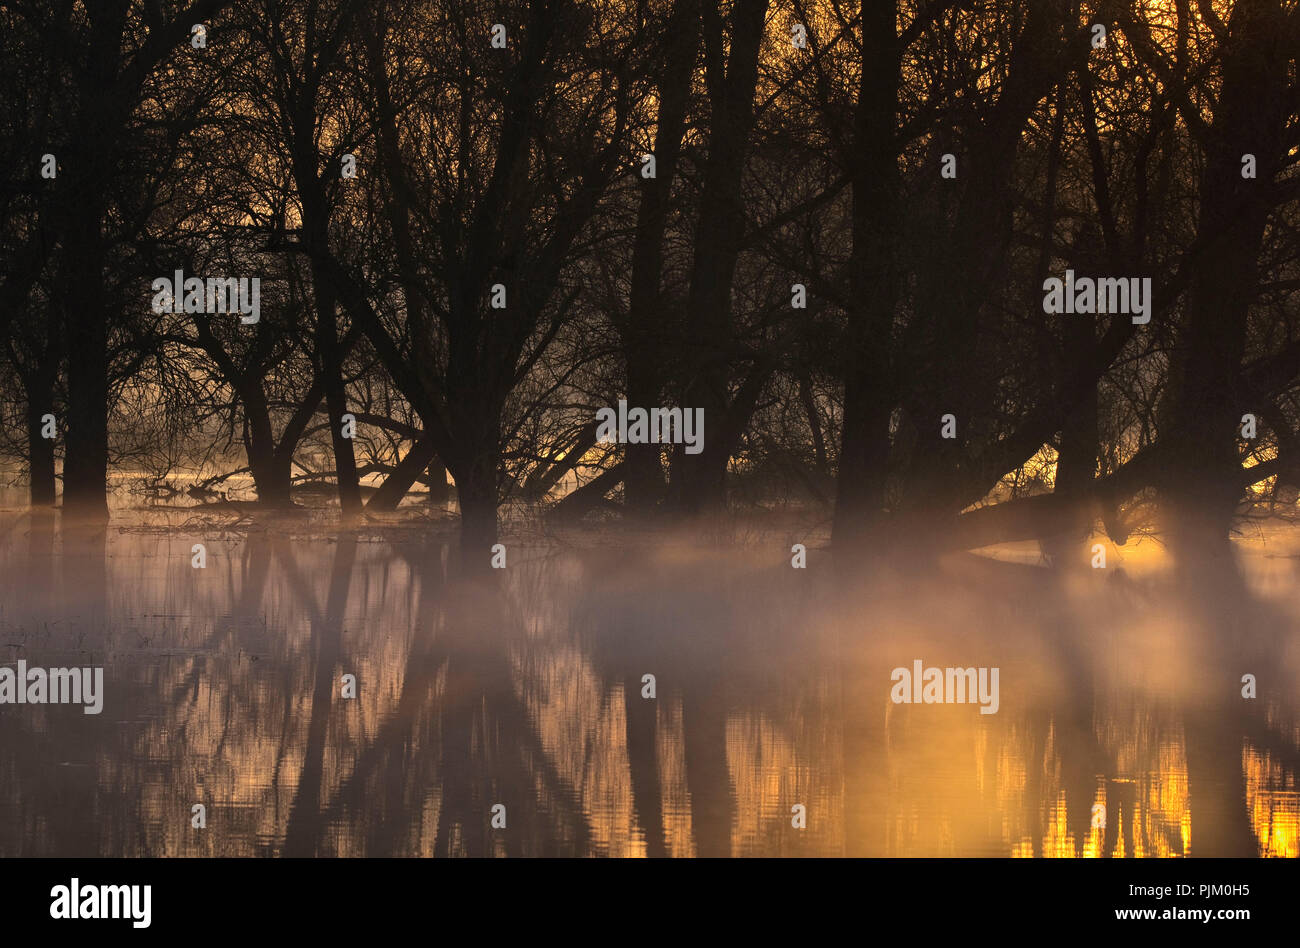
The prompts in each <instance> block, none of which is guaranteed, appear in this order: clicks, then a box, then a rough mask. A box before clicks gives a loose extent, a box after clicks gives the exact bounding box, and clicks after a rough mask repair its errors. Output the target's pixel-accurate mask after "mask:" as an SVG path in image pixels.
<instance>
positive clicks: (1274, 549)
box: [0, 499, 1300, 856]
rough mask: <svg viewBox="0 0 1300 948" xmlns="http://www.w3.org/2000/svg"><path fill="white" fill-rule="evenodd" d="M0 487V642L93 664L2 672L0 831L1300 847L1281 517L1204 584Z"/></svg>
mask: <svg viewBox="0 0 1300 948" xmlns="http://www.w3.org/2000/svg"><path fill="white" fill-rule="evenodd" d="M11 500H12V502H6V504H5V507H4V510H3V519H2V520H0V527H2V529H0V650H2V651H3V655H2V656H0V662H3V663H5V664H8V665H13V664H14V663H15V662H17V661H18V660H19V659H23V660H26V661H27V663H28V664H29V665H41V666H46V667H53V666H86V665H102V666H103V668H104V692H105V694H104V707H103V712H102V713H101V714H99V715H95V716H87V715H84V714H83V713H82V711H81V709H80V708H78V707H75V706H59V705H43V706H32V705H24V706H18V705H12V704H6V705H0V855H3V856H17V855H25V856H124V855H130V856H144V855H149V856H163V855H167V856H177V855H218V856H247V855H344V856H363V855H364V856H387V855H397V856H444V855H588V854H599V855H620V856H621V855H650V856H658V855H670V856H686V855H703V856H711V855H762V856H771V855H888V856H1098V855H1104V856H1156V855H1187V856H1199V855H1256V854H1258V855H1266V856H1296V855H1298V854H1300V793H1298V790H1300V788H1297V786H1296V773H1297V770H1298V769H1300V766H1298V765H1300V708H1298V704H1300V701H1298V698H1297V696H1298V695H1300V688H1298V687H1297V685H1298V684H1300V651H1298V649H1297V645H1296V643H1297V641H1300V640H1298V639H1297V636H1296V631H1297V627H1298V626H1300V595H1297V593H1300V530H1297V529H1296V528H1294V527H1289V526H1283V525H1278V526H1276V527H1273V528H1267V529H1261V530H1258V531H1255V532H1254V533H1252V534H1250V535H1246V536H1243V537H1241V538H1239V539H1238V540H1237V541H1236V543H1235V554H1236V556H1237V560H1238V564H1239V568H1240V570H1239V576H1240V580H1239V581H1233V580H1232V578H1231V577H1230V576H1228V575H1225V578H1224V582H1223V585H1222V588H1218V589H1201V590H1199V591H1197V593H1196V594H1194V595H1193V594H1190V593H1189V592H1188V591H1187V590H1186V589H1184V588H1180V587H1179V586H1178V585H1177V584H1176V583H1175V582H1174V580H1173V578H1172V575H1171V570H1170V564H1169V561H1168V557H1167V556H1166V554H1165V553H1164V551H1163V549H1162V547H1161V546H1160V544H1159V543H1158V542H1156V541H1155V540H1152V539H1143V540H1138V539H1133V540H1131V541H1130V542H1129V544H1128V545H1127V546H1125V547H1121V548H1118V549H1117V550H1115V551H1114V552H1112V554H1111V562H1110V565H1109V568H1108V569H1106V570H1091V569H1087V568H1084V569H1081V570H1079V571H1069V570H1065V571H1060V570H1049V569H1047V568H1045V567H1044V566H1043V565H1042V563H1041V560H1042V558H1041V556H1040V555H1039V554H1038V552H1037V545H1036V544H1027V545H1023V546H1016V547H1004V548H997V549H992V550H986V551H984V553H985V554H986V555H982V556H974V555H969V554H961V555H955V556H951V557H947V558H944V559H941V560H940V561H939V562H938V563H936V564H933V565H932V566H931V567H929V568H927V569H924V570H922V569H917V568H916V567H915V565H914V564H911V563H909V564H908V565H906V566H903V565H902V564H890V563H884V564H880V563H877V564H875V565H873V566H872V567H870V568H869V569H866V570H864V571H862V572H856V573H851V574H850V573H848V572H846V571H845V570H843V569H837V568H836V566H835V564H834V563H833V562H832V556H831V553H830V552H829V550H828V549H827V548H826V545H825V538H824V536H821V535H820V534H818V533H817V532H816V531H813V532H812V533H809V532H808V531H807V529H806V528H805V529H803V530H796V529H794V528H791V527H788V526H787V525H785V524H779V525H778V524H776V523H774V522H766V521H765V522H758V521H757V520H756V521H755V522H753V523H746V522H744V521H740V522H738V523H734V524H731V525H730V542H727V543H704V542H701V541H700V539H699V538H698V537H693V536H670V535H666V534H658V535H653V536H651V535H648V534H646V535H636V534H629V533H627V532H626V531H624V530H622V529H618V530H612V531H611V530H603V529H597V528H584V529H581V530H574V531H569V532H565V533H558V534H542V533H535V532H534V533H530V534H528V535H526V536H519V535H513V536H512V534H511V533H510V531H509V530H507V532H506V535H505V536H504V537H503V542H504V543H505V544H506V545H507V549H508V557H509V561H508V568H507V569H504V570H493V571H491V574H490V575H488V576H486V577H482V578H476V579H474V580H469V579H462V578H458V571H457V569H456V555H457V542H458V541H457V536H456V534H455V530H454V527H453V526H451V525H448V526H447V527H446V528H445V529H443V528H440V527H438V526H436V525H435V526H432V527H431V526H429V525H428V524H427V523H423V522H420V523H406V524H404V523H400V522H398V523H394V524H391V525H385V526H377V525H369V526H366V527H364V528H361V529H359V530H357V531H355V532H350V533H349V532H341V531H340V530H339V529H338V527H337V524H336V523H334V522H333V521H332V520H330V519H328V518H325V517H320V516H317V515H314V514H311V513H307V514H303V515H300V516H292V517H285V516H278V517H277V516H270V515H258V516H252V517H248V516H244V517H241V516H239V515H224V516H222V515H217V514H215V513H205V514H202V515H199V514H196V513H195V512H193V511H178V510H170V511H169V510H166V509H119V510H118V511H117V512H116V514H115V517H114V520H113V521H112V523H111V524H110V525H109V527H108V529H107V530H106V531H101V532H99V533H98V534H88V535H87V534H79V533H77V532H76V531H73V530H68V529H64V527H63V526H62V525H61V524H60V523H59V520H58V516H57V515H55V514H48V513H42V512H40V511H36V512H32V511H29V510H27V509H25V508H24V507H23V506H22V504H21V501H20V499H11ZM200 542H201V543H204V544H205V545H206V548H207V554H208V559H207V566H206V568H205V569H201V570H200V569H194V568H192V567H191V547H192V545H193V544H194V543H200ZM795 542H802V543H806V544H807V546H808V558H809V559H808V568H806V569H792V568H791V564H790V552H789V551H790V546H791V544H792V543H795ZM917 660H920V661H922V662H923V663H924V664H925V666H927V667H940V668H942V667H948V666H959V667H989V668H994V667H996V668H998V669H1000V696H999V698H1000V700H999V705H998V710H997V712H996V713H995V714H981V713H979V706H978V705H976V704H971V703H966V704H896V703H894V702H892V701H891V699H890V690H891V680H890V673H891V670H892V669H894V668H896V667H908V668H910V667H911V666H912V664H913V662H914V661H917ZM345 674H352V675H355V676H356V680H357V697H356V698H355V699H346V698H343V697H341V681H342V677H343V676H344V675H345ZM647 674H651V675H654V676H655V687H656V696H655V698H654V699H652V700H651V699H645V698H642V696H641V694H642V688H643V676H644V675H647ZM1244 674H1253V675H1255V676H1256V678H1257V680H1258V697H1257V698H1255V699H1253V700H1250V699H1244V698H1243V697H1242V695H1241V689H1242V684H1241V677H1242V675H1244ZM196 803H202V804H204V805H205V806H206V808H207V812H206V818H207V826H206V828H205V829H203V830H196V829H192V828H191V825H190V815H191V807H192V806H193V805H194V804H196ZM497 803H500V804H504V805H505V807H506V812H507V818H508V827H509V829H508V831H500V830H495V829H493V828H492V827H491V825H490V821H491V812H490V810H491V807H492V806H493V805H494V804H497ZM1098 804H1100V805H1102V806H1104V807H1105V808H1106V814H1107V818H1106V820H1105V823H1106V825H1105V828H1104V829H1102V828H1097V829H1094V828H1093V827H1092V822H1093V813H1094V807H1095V806H1096V805H1098ZM796 805H803V806H804V807H805V808H806V814H807V825H806V828H805V829H796V828H794V827H793V826H792V825H791V817H792V807H795V806H796Z"/></svg>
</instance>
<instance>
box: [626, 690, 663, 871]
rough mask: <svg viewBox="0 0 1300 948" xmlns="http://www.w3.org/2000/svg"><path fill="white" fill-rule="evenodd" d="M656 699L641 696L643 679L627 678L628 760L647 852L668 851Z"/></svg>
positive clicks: (649, 853) (651, 853)
mask: <svg viewBox="0 0 1300 948" xmlns="http://www.w3.org/2000/svg"><path fill="white" fill-rule="evenodd" d="M656 707H657V703H656V702H655V701H650V700H648V699H646V698H642V697H641V679H640V678H639V677H638V676H636V675H628V676H627V677H626V678H624V679H623V712H624V714H625V716H626V722H625V727H626V729H627V762H628V770H629V775H630V777H631V780H632V807H633V809H634V810H635V812H636V820H637V822H638V823H639V824H640V825H641V829H642V831H643V832H644V833H645V850H646V855H647V856H650V857H651V858H658V857H660V856H666V855H667V854H668V851H667V848H666V847H665V845H664V815H663V800H662V795H661V794H660V792H659V754H658V746H657V744H656V727H655V724H656V722H655V718H656V710H655V709H656Z"/></svg>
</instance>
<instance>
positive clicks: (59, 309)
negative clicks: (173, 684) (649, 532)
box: [0, 0, 1300, 558]
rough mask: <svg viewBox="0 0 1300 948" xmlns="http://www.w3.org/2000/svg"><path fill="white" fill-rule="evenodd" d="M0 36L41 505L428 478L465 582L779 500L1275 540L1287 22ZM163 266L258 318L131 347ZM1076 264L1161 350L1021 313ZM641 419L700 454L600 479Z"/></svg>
mask: <svg viewBox="0 0 1300 948" xmlns="http://www.w3.org/2000/svg"><path fill="white" fill-rule="evenodd" d="M0 20H2V23H0V25H2V26H3V29H0V52H2V53H3V57H2V64H0V91H2V92H3V96H2V97H0V98H2V101H0V123H3V135H0V148H2V149H3V154H2V155H0V157H2V158H3V166H4V172H3V175H4V177H3V181H2V182H0V250H2V253H0V330H3V334H4V337H5V346H4V349H3V356H2V359H3V365H2V366H0V378H3V380H4V381H3V399H2V400H0V410H2V411H3V419H4V429H3V444H4V448H5V452H6V454H7V455H8V456H9V457H10V458H11V459H12V461H13V462H14V465H13V466H14V468H15V470H18V469H21V476H23V477H25V478H26V479H27V480H28V482H29V483H30V484H31V496H32V502H33V503H34V504H40V505H48V504H50V503H53V502H55V499H56V496H58V493H59V491H57V489H56V479H61V480H62V489H61V496H62V504H63V508H64V510H65V511H66V512H67V513H69V514H77V515H80V516H91V517H95V518H102V517H104V516H106V514H107V509H108V508H107V502H106V496H107V490H108V487H109V484H110V480H111V477H112V475H113V474H114V473H121V474H123V475H127V476H135V477H139V476H144V477H147V478H149V479H151V482H152V483H154V484H155V485H159V484H162V483H163V482H164V481H165V480H166V479H167V478H168V477H174V476H176V475H179V474H181V473H185V472H188V473H192V474H198V475H199V476H200V478H201V479H203V480H205V481H206V482H208V483H209V484H215V483H217V482H220V483H223V484H225V485H234V484H237V483H239V476H240V475H244V474H247V475H248V476H249V477H250V478H251V484H252V488H253V491H254V493H252V494H249V495H248V496H249V497H252V496H255V497H256V498H257V499H258V501H259V502H261V503H263V504H268V505H275V506H281V505H285V504H288V503H292V502H293V497H294V491H295V489H296V487H297V486H300V485H304V484H306V483H328V484H330V485H333V487H332V492H333V493H334V494H335V496H336V497H337V500H338V503H339V504H340V506H341V510H342V512H343V514H345V515H346V516H348V517H353V516H357V515H360V514H361V513H362V512H363V504H364V505H365V508H364V509H366V510H368V511H370V512H372V513H377V512H380V511H383V510H390V509H392V508H393V507H395V506H396V505H397V504H398V503H399V502H401V500H402V499H403V497H405V496H407V495H408V494H409V493H410V492H411V490H412V489H413V488H416V486H417V485H421V484H423V485H426V486H427V488H428V489H429V490H430V491H431V496H432V497H433V498H435V499H437V500H441V499H442V498H443V497H444V496H445V490H446V485H447V480H446V478H447V476H448V474H449V475H450V479H451V482H452V483H453V484H454V489H455V498H456V501H457V506H456V509H457V511H458V513H459V516H460V517H461V520H462V525H463V536H464V539H465V542H466V543H467V544H469V545H470V546H472V547H478V546H480V545H481V544H483V543H485V542H491V540H492V539H493V538H494V537H495V536H496V531H497V523H498V510H499V508H500V507H501V505H502V504H503V503H505V502H511V503H515V502H519V503H523V504H526V505H540V506H541V507H542V508H543V509H551V508H554V511H555V512H556V513H562V514H568V515H570V516H581V515H583V514H585V513H587V512H590V511H594V510H600V511H610V510H613V511H617V512H618V513H619V514H620V515H623V516H625V517H626V518H627V519H628V521H629V522H632V521H641V520H643V519H644V518H646V517H649V518H651V519H663V518H666V517H670V516H671V517H677V516H682V517H694V516H701V515H711V514H716V513H718V512H720V511H722V510H724V509H726V508H727V507H728V506H731V507H751V506H761V507H767V506H770V505H772V504H773V503H780V504H785V505H789V504H794V505H796V506H798V507H800V508H801V509H802V510H804V512H805V516H807V517H808V518H810V519H813V520H817V521H822V522H824V521H829V520H833V536H834V542H835V543H836V545H837V546H853V545H858V544H862V545H864V546H868V545H877V544H879V543H880V542H882V538H898V537H908V538H916V537H923V538H925V539H926V540H927V541H928V542H939V543H941V544H943V545H957V546H964V547H971V546H978V545H982V544H986V543H991V542H997V541H1002V540H1012V539H1038V540H1040V541H1041V542H1042V544H1043V548H1044V550H1045V552H1047V553H1048V554H1049V555H1050V556H1052V557H1054V558H1068V557H1070V556H1078V555H1081V550H1082V549H1083V548H1082V547H1080V546H1079V541H1081V540H1082V538H1083V537H1084V536H1085V535H1086V534H1087V533H1088V531H1089V530H1090V529H1091V527H1092V526H1093V524H1094V523H1095V522H1100V523H1101V524H1103V526H1104V529H1105V530H1106V531H1107V532H1108V533H1109V534H1110V536H1111V538H1112V539H1113V540H1115V541H1116V542H1119V543H1122V542H1124V541H1125V540H1126V539H1127V537H1128V535H1129V534H1130V533H1131V532H1132V531H1134V530H1136V529H1139V528H1142V527H1143V526H1147V525H1149V521H1150V519H1151V513H1152V511H1153V510H1154V511H1162V510H1163V511H1165V512H1173V513H1176V517H1175V518H1174V520H1175V521H1176V522H1177V523H1178V524H1179V525H1180V530H1181V531H1182V532H1181V534H1180V538H1181V539H1180V540H1179V542H1181V543H1183V544H1185V545H1190V546H1193V547H1195V548H1197V549H1204V548H1205V544H1207V543H1210V544H1213V543H1222V542H1224V541H1225V540H1226V537H1227V536H1228V532H1229V530H1230V528H1231V526H1232V524H1233V522H1234V519H1235V518H1237V517H1240V516H1241V515H1243V514H1244V513H1245V512H1247V508H1245V507H1243V506H1242V504H1243V501H1251V502H1253V503H1255V504H1261V503H1265V502H1267V503H1269V504H1271V505H1272V508H1271V509H1273V510H1274V511H1278V510H1283V511H1290V512H1292V513H1294V506H1295V490H1294V488H1295V485H1296V484H1297V483H1300V460H1298V459H1297V444H1300V440H1298V439H1300V435H1297V426H1298V425H1300V402H1298V401H1297V393H1298V391H1300V389H1298V385H1300V327H1297V325H1296V319H1297V299H1298V298H1297V293H1298V292H1300V277H1298V274H1297V252H1298V245H1297V240H1296V224H1297V200H1298V199H1300V171H1298V170H1297V164H1298V163H1300V92H1298V87H1297V75H1296V69H1297V63H1296V57H1297V50H1300V13H1298V12H1297V10H1296V8H1295V5H1294V4H1288V3H1284V2H1282V0H1238V2H1235V3H1213V4H1209V3H1198V4H1188V3H1183V2H1176V0H1170V2H1169V3H1167V4H1144V5H1141V6H1139V5H1136V4H1133V3H1123V2H1099V3H1095V4H1088V3H1080V2H1077V0H1041V2H1038V0H1034V2H1031V0H1024V2H1019V0H999V2H993V0H989V2H979V0H931V2H906V0H897V2H892V3H866V2H862V3H859V4H857V5H849V6H845V5H843V4H838V3H805V2H790V3H772V2H768V0H761V2H755V0H734V2H731V3H716V2H706V0H689V2H678V3H671V2H667V0H665V2H653V3H638V4H624V3H613V2H610V3H601V2H597V3H583V2H575V0H552V2H540V3H535V4H529V5H524V4H507V5H505V6H501V5H492V4H481V3H476V2H455V0H448V2H416V0H393V2H378V3H359V2H355V0H324V2H312V0H284V2H281V0H230V2H198V3H194V4H192V5H190V4H176V3H167V2H141V0H118V2H110V3H103V4H94V5H91V6H90V7H89V8H86V7H83V6H82V5H79V4H71V3H68V4H61V3H55V4H50V3H24V2H10V3H4V4H3V5H0ZM199 23H202V24H204V25H205V27H206V33H205V36H204V39H205V45H202V46H200V47H198V48H196V46H195V45H194V43H193V42H192V37H193V33H192V30H191V27H192V26H193V25H194V24H199ZM495 24H500V25H501V26H502V27H503V28H504V33H503V34H498V42H497V45H494V42H493V37H494V25H495ZM1097 26H1104V27H1105V35H1104V42H1102V41H1101V39H1100V34H1099V32H1098V30H1097V29H1096V28H1095V27H1097ZM502 38H503V40H504V45H503V46H502V45H501V40H502ZM45 154H53V155H55V156H56V159H57V167H58V173H57V177H54V178H49V177H43V176H42V173H41V172H42V166H43V165H42V156H43V155H45ZM651 155H652V156H653V159H654V160H653V174H651V173H650V172H649V165H648V163H647V156H651ZM1246 155H1250V156H1252V158H1251V169H1252V171H1253V174H1254V177H1247V176H1243V168H1244V167H1245V165H1244V162H1245V157H1244V156H1246ZM345 156H353V157H354V158H355V166H356V176H355V177H347V176H345V174H344V172H343V166H344V163H345ZM945 156H951V157H950V158H948V157H945ZM954 171H955V173H953V172H954ZM177 268H180V269H183V270H184V271H185V273H186V274H187V275H200V276H201V275H234V276H258V277H259V278H260V279H261V280H262V316H261V320H260V321H259V322H258V323H257V324H255V325H244V324H241V323H240V322H239V321H238V318H237V317H232V316H229V315H226V314H216V315H208V314H170V313H165V314H154V313H152V312H151V310H150V308H149V302H150V299H151V297H152V294H151V292H150V289H149V284H150V282H151V280H152V279H153V278H155V277H158V276H164V275H166V276H170V275H171V273H172V271H173V270H175V269H177ZM1067 268H1070V269H1074V270H1075V271H1076V272H1077V273H1078V274H1079V275H1080V276H1084V275H1086V276H1115V277H1150V278H1151V279H1152V280H1153V283H1154V286H1155V296H1154V314H1153V318H1152V320H1151V322H1150V323H1149V324H1147V325H1145V326H1135V325H1133V324H1132V322H1131V320H1130V318H1129V317H1128V316H1127V315H1119V316H1101V317H1097V316H1051V315H1047V314H1045V313H1044V312H1043V309H1042V298H1043V289H1042V285H1043V280H1044V279H1045V278H1047V277H1049V276H1061V275H1062V274H1063V272H1064V270H1065V269H1067ZM795 284H801V285H803V286H804V287H805V288H806V297H807V303H806V306H805V307H803V308H797V307H795V306H794V305H792V299H793V291H792V287H793V286H794V285H795ZM498 287H499V288H500V289H497V288H498ZM494 301H495V302H496V303H498V304H500V303H501V302H502V301H503V302H504V305H503V306H496V305H494ZM619 398H627V399H628V401H629V404H630V405H633V406H641V407H646V408H649V407H654V406H658V405H680V406H683V407H692V408H693V407H702V408H704V409H705V419H706V421H705V449H704V451H703V452H702V453H701V454H699V455H694V456H693V455H687V454H685V453H684V452H683V451H682V450H681V448H680V446H678V447H677V448H676V449H674V448H672V447H671V446H656V445H606V444H598V443H597V442H596V437H595V426H594V424H593V417H594V411H595V409H596V408H598V407H602V406H604V405H612V404H615V403H616V402H617V400H618V399H619ZM1247 413H1250V414H1253V415H1255V416H1256V418H1257V419H1258V431H1257V436H1256V437H1255V438H1254V439H1245V438H1243V437H1242V434H1241V427H1242V422H1241V419H1242V416H1243V415H1245V414H1247ZM46 414H53V415H54V416H55V417H56V419H57V426H58V437H57V438H56V439H49V438H44V437H42V436H41V428H42V425H41V419H42V418H43V417H44V416H45V415H46ZM949 414H951V415H952V416H954V418H955V425H956V437H955V438H946V437H943V436H942V418H943V416H945V415H949ZM347 415H351V416H352V418H353V420H354V421H355V424H356V436H355V437H354V438H348V437H345V436H344V430H345V416H347ZM1153 500H1156V501H1158V503H1156V504H1154V505H1153V503H1152V501H1153ZM890 542H893V540H890Z"/></svg>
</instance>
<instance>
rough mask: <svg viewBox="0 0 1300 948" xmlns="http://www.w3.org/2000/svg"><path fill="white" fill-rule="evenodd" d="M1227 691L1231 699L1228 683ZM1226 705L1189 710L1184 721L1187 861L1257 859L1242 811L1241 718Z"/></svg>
mask: <svg viewBox="0 0 1300 948" xmlns="http://www.w3.org/2000/svg"><path fill="white" fill-rule="evenodd" d="M1218 667H1219V668H1221V669H1222V668H1228V667H1231V664H1224V665H1220V666H1218ZM1224 677H1225V678H1227V676H1224ZM1227 687H1228V690H1229V694H1230V695H1233V694H1234V693H1233V692H1232V690H1231V689H1232V687H1233V686H1232V679H1231V678H1227ZM1231 700H1233V699H1232V697H1230V698H1229V699H1228V700H1225V701H1218V702H1214V703H1212V705H1211V706H1209V707H1198V708H1195V709H1193V710H1189V711H1188V712H1187V713H1186V715H1185V718H1184V720H1185V722H1186V723H1185V725H1184V728H1185V731H1186V733H1187V735H1188V737H1187V744H1186V747H1187V783H1188V788H1189V794H1188V795H1189V797H1190V798H1191V815H1192V844H1191V854H1192V855H1193V856H1257V855H1259V847H1258V846H1257V845H1256V842H1255V837H1254V835H1253V834H1252V833H1251V830H1250V823H1249V822H1248V814H1247V810H1246V781H1245V776H1244V774H1243V772H1242V761H1241V751H1242V729H1241V717H1240V712H1239V711H1236V710H1234V709H1233V708H1232V706H1231V704H1230V702H1231ZM1236 700H1241V699H1240V698H1239V697H1237V699H1236Z"/></svg>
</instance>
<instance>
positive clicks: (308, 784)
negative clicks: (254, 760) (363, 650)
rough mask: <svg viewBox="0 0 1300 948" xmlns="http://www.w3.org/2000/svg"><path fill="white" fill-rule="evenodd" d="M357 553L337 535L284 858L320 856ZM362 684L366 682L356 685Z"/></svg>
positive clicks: (349, 540) (351, 539) (318, 622)
mask: <svg viewBox="0 0 1300 948" xmlns="http://www.w3.org/2000/svg"><path fill="white" fill-rule="evenodd" d="M356 551H357V538H356V536H355V535H354V534H350V533H345V534H343V535H341V536H340V537H339V539H338V544H337V546H336V547H335V549H334V566H333V569H332V570H331V572H330V586H329V599H328V602H327V604H326V607H325V614H324V615H323V616H322V615H320V614H319V613H316V614H314V615H313V616H312V627H313V628H312V637H313V638H314V639H315V640H316V684H315V687H314V688H313V690H312V699H311V719H310V721H309V723H308V725H307V746H306V748H305V750H304V752H303V763H302V771H301V773H300V774H299V777H298V790H297V793H296V794H295V795H294V800H293V807H292V809H291V810H290V812H289V825H288V827H287V828H286V830H285V836H284V849H283V855H285V856H312V855H315V854H316V847H317V843H318V838H319V837H318V834H319V831H320V827H321V820H320V803H321V800H320V793H321V783H322V782H323V778H324V766H325V764H324V761H325V739H326V737H327V736H328V731H329V717H330V711H331V709H332V708H333V707H334V697H335V687H336V685H337V682H336V681H335V675H334V673H335V670H336V669H337V668H338V662H339V656H340V651H341V648H342V641H341V640H342V632H343V629H342V623H343V611H344V609H345V608H346V606H347V596H348V587H349V585H350V583H351V580H352V564H353V562H354V561H355V559H356ZM307 591H308V592H309V590H307ZM313 612H315V610H313ZM360 687H362V685H361V684H358V688H360ZM358 700H359V699H358Z"/></svg>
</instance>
